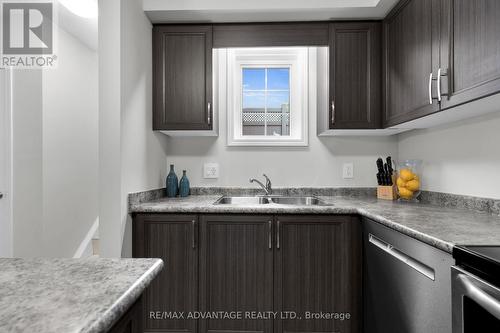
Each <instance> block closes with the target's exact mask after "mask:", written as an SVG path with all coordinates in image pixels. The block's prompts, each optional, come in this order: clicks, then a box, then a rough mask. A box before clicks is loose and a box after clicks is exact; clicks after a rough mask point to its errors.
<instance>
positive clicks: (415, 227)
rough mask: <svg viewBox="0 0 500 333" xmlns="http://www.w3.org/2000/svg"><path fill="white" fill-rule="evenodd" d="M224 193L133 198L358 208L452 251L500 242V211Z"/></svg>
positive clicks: (331, 210) (211, 209) (254, 209)
mask: <svg viewBox="0 0 500 333" xmlns="http://www.w3.org/2000/svg"><path fill="white" fill-rule="evenodd" d="M220 197H221V195H192V196H190V197H187V198H173V199H167V198H160V199H156V200H150V201H144V202H140V201H139V202H131V203H130V207H129V211H130V212H131V213H252V214H261V213H262V214H359V215H361V216H365V217H367V218H370V219H372V220H374V221H377V222H379V223H381V224H383V225H385V226H388V227H390V228H392V229H394V230H397V231H400V232H402V233H404V234H406V235H408V236H411V237H413V238H415V239H418V240H420V241H422V242H424V243H427V244H430V245H432V246H434V247H436V248H438V249H441V250H443V251H446V252H449V253H451V252H452V250H453V246H454V245H500V216H498V215H493V214H490V213H484V212H475V211H472V210H464V209H458V208H447V207H441V206H434V205H429V204H422V203H404V202H398V201H395V202H392V201H383V200H378V199H376V198H371V197H349V196H319V198H321V199H322V200H324V201H325V202H327V203H329V204H332V205H331V206H288V205H277V204H265V205H214V204H213V203H214V202H215V201H216V200H217V199H218V198H220Z"/></svg>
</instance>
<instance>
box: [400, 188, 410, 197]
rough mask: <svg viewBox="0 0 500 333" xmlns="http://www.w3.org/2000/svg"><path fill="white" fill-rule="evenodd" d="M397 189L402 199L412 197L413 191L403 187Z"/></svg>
mask: <svg viewBox="0 0 500 333" xmlns="http://www.w3.org/2000/svg"><path fill="white" fill-rule="evenodd" d="M398 190H399V191H398V193H399V196H400V197H401V198H403V199H411V198H412V197H413V191H410V190H409V189H407V188H405V187H399V188H398Z"/></svg>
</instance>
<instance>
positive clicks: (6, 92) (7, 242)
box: [0, 69, 14, 257]
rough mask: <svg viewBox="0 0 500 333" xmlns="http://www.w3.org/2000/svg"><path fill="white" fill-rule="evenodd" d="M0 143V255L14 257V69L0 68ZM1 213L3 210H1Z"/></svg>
mask: <svg viewBox="0 0 500 333" xmlns="http://www.w3.org/2000/svg"><path fill="white" fill-rule="evenodd" d="M0 81H1V82H0V96H1V97H2V98H1V99H0V101H3V103H2V102H0V119H1V120H2V122H1V123H0V124H1V128H0V144H1V145H2V150H3V153H4V155H5V161H4V165H3V166H0V172H3V175H2V176H3V177H2V178H4V179H5V184H4V185H2V184H0V191H1V192H2V193H3V198H2V199H1V200H2V202H1V204H2V205H3V206H4V207H5V216H0V221H2V222H1V223H0V235H1V236H0V237H1V238H0V257H12V256H13V254H14V253H13V252H14V244H13V225H12V204H13V202H12V201H13V200H12V197H13V191H12V172H13V168H12V152H13V149H12V143H13V140H12V70H11V69H0ZM0 153H1V152H0ZM2 187H3V188H2ZM0 214H1V211H0Z"/></svg>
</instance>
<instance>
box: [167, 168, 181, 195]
mask: <svg viewBox="0 0 500 333" xmlns="http://www.w3.org/2000/svg"><path fill="white" fill-rule="evenodd" d="M178 191H179V183H178V179H177V175H176V174H175V171H174V165H173V164H170V172H169V173H168V176H167V197H169V198H175V197H176V196H177V192H178Z"/></svg>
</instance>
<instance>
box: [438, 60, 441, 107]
mask: <svg viewBox="0 0 500 333" xmlns="http://www.w3.org/2000/svg"><path fill="white" fill-rule="evenodd" d="M437 93H438V102H441V68H439V69H438V76H437Z"/></svg>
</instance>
